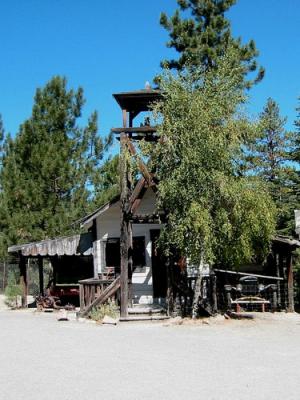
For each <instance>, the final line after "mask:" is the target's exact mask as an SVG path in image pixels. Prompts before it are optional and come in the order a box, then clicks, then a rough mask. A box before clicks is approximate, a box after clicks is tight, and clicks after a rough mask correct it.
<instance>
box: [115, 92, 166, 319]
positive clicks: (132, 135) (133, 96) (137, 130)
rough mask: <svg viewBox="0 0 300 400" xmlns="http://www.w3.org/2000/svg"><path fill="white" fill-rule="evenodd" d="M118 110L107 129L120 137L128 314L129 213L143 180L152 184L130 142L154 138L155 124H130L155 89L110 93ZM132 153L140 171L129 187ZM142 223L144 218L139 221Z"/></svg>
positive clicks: (154, 98)
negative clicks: (115, 122) (119, 122)
mask: <svg viewBox="0 0 300 400" xmlns="http://www.w3.org/2000/svg"><path fill="white" fill-rule="evenodd" d="M113 96H114V98H115V100H116V101H117V103H118V104H119V106H120V108H121V110H122V118H123V126H122V127H121V128H112V129H111V131H112V132H113V133H115V134H116V135H117V138H118V139H119V140H120V189H121V235H120V257H121V276H120V285H121V310H120V311H121V318H126V317H127V316H128V300H129V297H130V296H129V285H128V281H130V280H131V276H132V218H133V216H132V214H133V209H134V208H136V206H137V202H138V197H139V194H140V192H141V190H142V188H143V187H144V185H145V184H147V185H148V186H152V185H154V182H153V175H152V174H151V173H150V172H149V171H148V168H147V166H146V165H145V163H144V162H143V161H142V160H141V159H140V158H139V157H138V155H137V151H136V148H135V146H134V142H137V141H140V140H142V139H145V140H147V141H152V142H156V141H157V139H158V137H157V135H156V127H154V126H149V125H148V124H147V125H146V124H145V125H144V126H139V127H134V126H133V121H134V118H135V117H136V116H137V115H139V114H140V113H141V112H147V111H151V104H153V103H154V102H156V101H158V100H160V99H161V98H162V96H161V93H160V91H159V90H154V89H151V88H149V89H144V90H139V91H134V92H123V93H117V94H114V95H113ZM130 157H135V158H136V159H137V165H138V168H139V170H140V173H141V175H142V179H141V181H140V182H139V183H138V185H137V186H136V188H135V189H134V190H133V186H132V176H131V172H130V168H129V158H130ZM139 222H143V223H145V220H143V221H141V220H140V221H139Z"/></svg>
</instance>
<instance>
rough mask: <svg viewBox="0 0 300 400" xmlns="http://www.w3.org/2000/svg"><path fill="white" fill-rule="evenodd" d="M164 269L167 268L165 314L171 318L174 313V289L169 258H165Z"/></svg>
mask: <svg viewBox="0 0 300 400" xmlns="http://www.w3.org/2000/svg"><path fill="white" fill-rule="evenodd" d="M166 267H167V280H168V289H167V306H168V310H167V312H168V316H171V315H172V314H173V312H174V289H173V268H172V265H171V260H170V256H169V257H167V258H166Z"/></svg>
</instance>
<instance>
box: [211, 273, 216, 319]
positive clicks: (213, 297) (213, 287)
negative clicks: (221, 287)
mask: <svg viewBox="0 0 300 400" xmlns="http://www.w3.org/2000/svg"><path fill="white" fill-rule="evenodd" d="M210 288H211V300H212V313H213V314H217V312H218V302H217V277H216V274H215V272H214V271H213V270H212V271H211V273H210Z"/></svg>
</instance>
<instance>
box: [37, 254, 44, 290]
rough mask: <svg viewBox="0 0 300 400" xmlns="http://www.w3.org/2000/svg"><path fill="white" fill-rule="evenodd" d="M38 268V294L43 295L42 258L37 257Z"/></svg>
mask: <svg viewBox="0 0 300 400" xmlns="http://www.w3.org/2000/svg"><path fill="white" fill-rule="evenodd" d="M38 266H39V287H40V294H41V295H42V296H43V295H44V268H43V258H42V257H38Z"/></svg>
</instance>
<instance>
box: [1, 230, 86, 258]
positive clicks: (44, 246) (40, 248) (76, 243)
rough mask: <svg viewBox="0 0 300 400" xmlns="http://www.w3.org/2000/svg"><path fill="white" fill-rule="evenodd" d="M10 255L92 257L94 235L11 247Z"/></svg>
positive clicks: (75, 236)
mask: <svg viewBox="0 0 300 400" xmlns="http://www.w3.org/2000/svg"><path fill="white" fill-rule="evenodd" d="M8 252H9V253H19V252H20V253H21V254H22V256H27V257H30V256H32V257H36V256H56V255H57V256H74V255H84V256H88V255H92V254H93V240H92V233H91V232H87V233H82V234H80V235H74V236H68V237H61V238H55V239H49V240H43V241H41V242H34V243H26V244H20V245H15V246H11V247H9V248H8Z"/></svg>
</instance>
